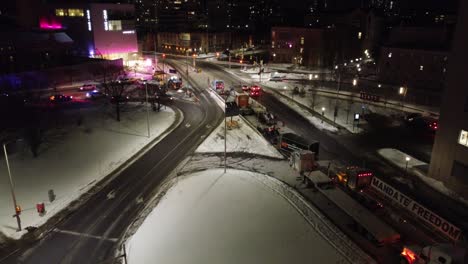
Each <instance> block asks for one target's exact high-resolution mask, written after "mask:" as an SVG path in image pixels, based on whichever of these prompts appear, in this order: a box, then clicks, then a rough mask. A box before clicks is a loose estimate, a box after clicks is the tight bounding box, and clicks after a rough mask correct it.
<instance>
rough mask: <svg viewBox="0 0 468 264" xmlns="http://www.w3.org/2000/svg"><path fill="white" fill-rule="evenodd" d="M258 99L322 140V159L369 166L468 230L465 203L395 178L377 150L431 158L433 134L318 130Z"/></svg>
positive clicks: (218, 72) (218, 73)
mask: <svg viewBox="0 0 468 264" xmlns="http://www.w3.org/2000/svg"><path fill="white" fill-rule="evenodd" d="M197 65H198V66H199V67H201V68H203V70H204V71H209V72H210V74H213V75H214V77H216V78H218V79H220V80H224V81H225V83H226V85H227V87H230V86H239V84H240V82H241V80H240V79H238V78H237V77H236V76H234V75H232V74H229V73H226V72H225V71H224V69H223V68H222V67H221V66H219V65H215V64H213V63H209V62H197ZM258 101H259V102H260V103H262V104H263V105H264V106H265V107H266V108H267V109H268V111H271V112H273V113H275V114H276V115H277V116H278V117H279V119H280V120H283V121H285V122H286V126H288V127H289V128H291V129H292V130H293V131H294V132H295V133H296V134H298V135H301V136H302V137H305V138H310V139H312V140H316V141H319V142H320V159H321V160H333V161H339V162H340V163H342V164H347V165H358V166H364V167H367V168H370V169H372V170H373V171H374V173H375V174H376V175H378V176H379V177H380V178H382V179H385V180H387V181H388V183H389V184H392V185H393V186H394V187H396V188H397V189H399V190H401V191H402V192H403V193H406V194H407V195H409V196H410V197H413V198H414V199H415V200H417V201H419V202H420V203H422V204H423V205H425V206H426V207H428V208H429V209H431V210H433V211H434V212H437V213H438V214H439V215H441V216H443V217H444V218H446V219H447V220H449V221H450V222H452V223H453V224H455V225H457V226H458V227H460V228H462V229H464V232H465V233H467V232H468V222H467V221H468V220H467V219H468V208H467V207H466V206H465V205H463V204H462V203H461V202H459V201H455V200H454V199H452V198H450V197H448V196H446V195H443V194H441V193H439V192H437V191H435V190H434V189H432V188H431V187H429V186H428V185H426V184H425V183H423V182H422V181H421V180H420V179H418V178H417V177H412V176H409V177H411V180H412V181H413V183H414V184H413V185H414V188H413V189H411V188H410V187H408V186H407V185H405V184H402V183H401V182H399V181H397V180H395V179H394V177H403V176H404V172H403V171H401V170H400V169H398V168H395V167H393V166H390V165H388V164H387V163H386V162H385V161H383V160H382V159H381V158H380V157H379V156H378V154H377V153H376V151H377V150H378V149H379V148H382V147H392V148H397V149H401V150H403V151H407V152H408V153H409V154H413V155H415V156H417V157H422V160H428V159H429V157H427V155H426V156H424V155H425V154H424V152H425V151H424V150H427V148H430V147H431V145H432V141H433V138H431V135H427V134H426V135H425V136H420V134H417V133H416V134H415V133H414V132H413V131H411V130H409V129H407V128H401V127H400V128H393V129H387V128H382V129H376V130H373V131H369V132H367V133H364V134H360V135H336V134H333V133H330V132H327V131H322V130H319V129H317V128H316V127H314V126H313V125H312V124H310V123H309V121H307V120H306V119H305V118H303V117H302V116H301V115H299V114H298V113H296V112H295V111H294V110H291V109H290V108H289V107H288V106H287V105H285V104H284V103H282V102H280V101H278V100H277V99H276V98H275V97H274V96H273V95H271V94H270V93H268V92H264V93H263V94H262V96H261V97H260V98H259V99H258ZM406 177H408V176H406Z"/></svg>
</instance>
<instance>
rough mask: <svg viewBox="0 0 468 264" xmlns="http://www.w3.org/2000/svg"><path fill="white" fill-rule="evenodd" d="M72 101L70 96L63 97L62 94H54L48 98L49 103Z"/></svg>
mask: <svg viewBox="0 0 468 264" xmlns="http://www.w3.org/2000/svg"><path fill="white" fill-rule="evenodd" d="M72 99H73V96H71V95H64V94H54V95H51V96H49V101H51V102H53V103H64V102H70V101H71V100H72Z"/></svg>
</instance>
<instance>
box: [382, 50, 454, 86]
mask: <svg viewBox="0 0 468 264" xmlns="http://www.w3.org/2000/svg"><path fill="white" fill-rule="evenodd" d="M448 54H449V52H448V51H447V50H437V49H432V50H431V49H421V48H403V47H385V46H384V47H381V49H380V55H379V62H378V77H379V80H380V81H382V82H384V83H389V84H394V85H402V86H405V87H408V88H409V89H411V88H416V89H421V90H428V91H436V92H440V91H442V90H443V87H444V81H445V76H446V72H447V60H448Z"/></svg>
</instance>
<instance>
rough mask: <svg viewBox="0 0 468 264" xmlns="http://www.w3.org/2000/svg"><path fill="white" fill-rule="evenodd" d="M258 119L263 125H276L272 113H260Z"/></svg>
mask: <svg viewBox="0 0 468 264" xmlns="http://www.w3.org/2000/svg"><path fill="white" fill-rule="evenodd" d="M258 119H259V120H260V122H262V123H264V124H267V125H270V126H271V125H276V122H277V119H276V116H275V115H274V114H272V113H269V112H264V113H261V114H260V115H259V116H258Z"/></svg>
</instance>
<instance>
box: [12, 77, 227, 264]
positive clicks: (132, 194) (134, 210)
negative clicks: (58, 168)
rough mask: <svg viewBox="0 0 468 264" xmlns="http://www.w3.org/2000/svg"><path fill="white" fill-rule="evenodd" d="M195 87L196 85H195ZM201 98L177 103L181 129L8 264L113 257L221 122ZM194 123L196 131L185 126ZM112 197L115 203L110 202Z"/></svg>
mask: <svg viewBox="0 0 468 264" xmlns="http://www.w3.org/2000/svg"><path fill="white" fill-rule="evenodd" d="M194 87H195V86H194ZM205 98H206V97H204V96H200V99H201V102H200V104H199V105H196V104H192V103H183V102H175V103H174V104H175V106H176V107H177V108H179V109H180V110H181V111H182V112H183V114H184V120H183V122H182V124H181V125H180V126H179V127H177V128H176V129H175V130H174V131H173V132H171V133H170V134H169V135H168V136H167V137H166V138H164V139H163V140H162V141H161V142H160V143H158V144H157V145H156V146H154V147H153V148H152V149H150V150H149V151H148V152H147V153H146V154H144V155H143V156H142V157H141V158H139V159H138V160H136V161H135V162H134V163H133V164H131V165H130V166H129V167H128V168H126V169H125V170H124V171H123V172H122V173H121V174H120V175H118V176H117V177H116V178H115V179H113V180H112V181H111V182H110V183H109V184H108V185H107V186H105V187H104V188H103V189H102V190H101V191H99V192H98V193H96V194H94V195H93V196H92V197H91V198H90V199H89V200H88V201H87V202H85V203H84V204H83V205H82V206H80V207H79V208H78V209H77V210H76V211H74V212H73V213H72V214H71V215H69V216H68V217H67V218H66V220H64V221H62V222H61V223H60V224H58V225H57V226H56V228H55V229H54V230H55V231H52V232H50V233H49V234H48V235H47V236H46V237H45V238H43V239H42V240H41V241H39V242H38V243H35V244H34V245H32V246H33V247H32V248H30V249H29V250H28V251H27V252H26V254H23V255H21V254H22V253H24V251H20V252H18V253H17V254H15V255H14V256H11V257H10V258H8V259H7V260H5V261H4V263H31V264H33V263H34V264H42V263H44V264H46V263H47V264H50V263H101V262H103V261H105V260H107V259H109V258H110V257H113V254H114V251H115V249H116V248H117V247H118V246H119V245H118V244H117V242H116V241H117V240H118V238H120V237H121V236H122V235H123V233H124V232H125V229H126V228H127V226H129V224H130V223H131V222H132V221H133V220H134V219H135V217H136V216H137V215H138V214H139V212H140V211H141V210H142V208H143V207H144V204H145V203H144V202H143V203H140V202H138V201H137V200H139V199H141V198H142V199H143V201H146V200H147V199H150V198H151V197H152V196H153V195H154V194H155V192H156V191H157V188H158V186H159V184H160V183H161V182H162V181H163V180H164V178H165V177H166V176H167V175H168V174H169V173H170V172H171V171H172V170H173V169H174V168H175V167H176V165H177V164H178V163H179V162H180V161H182V160H183V159H184V158H185V157H186V156H187V154H189V153H190V152H191V151H193V150H194V148H195V146H197V145H198V144H200V143H201V142H202V140H203V138H202V136H207V135H208V134H209V133H210V132H211V130H212V129H213V128H215V127H216V126H217V124H218V123H219V122H220V121H221V120H222V111H221V110H220V109H219V107H218V106H216V105H215V104H214V103H213V102H212V101H210V100H206V99H205ZM186 124H191V126H189V127H188V126H186ZM110 193H113V194H115V198H113V199H109V196H110V197H112V196H113V195H109V194H110Z"/></svg>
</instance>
